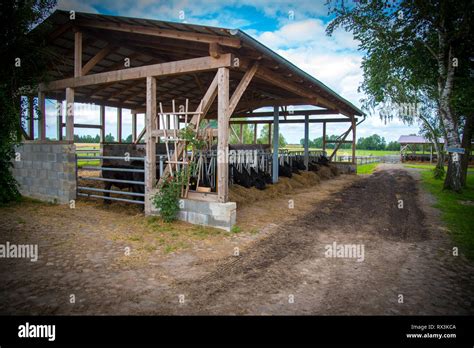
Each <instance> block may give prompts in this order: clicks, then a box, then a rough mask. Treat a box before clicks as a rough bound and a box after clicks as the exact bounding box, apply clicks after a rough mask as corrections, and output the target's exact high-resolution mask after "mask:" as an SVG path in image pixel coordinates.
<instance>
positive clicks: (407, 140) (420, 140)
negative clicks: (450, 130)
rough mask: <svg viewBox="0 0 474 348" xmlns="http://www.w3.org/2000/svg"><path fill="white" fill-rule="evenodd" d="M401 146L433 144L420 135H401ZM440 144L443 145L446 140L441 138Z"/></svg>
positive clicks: (399, 140)
mask: <svg viewBox="0 0 474 348" xmlns="http://www.w3.org/2000/svg"><path fill="white" fill-rule="evenodd" d="M398 142H399V143H400V144H431V141H430V140H428V139H426V138H424V137H422V136H419V135H401V136H400V138H399V139H398ZM438 142H439V143H441V144H443V143H444V139H442V138H439V139H438Z"/></svg>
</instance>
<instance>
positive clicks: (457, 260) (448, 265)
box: [0, 165, 474, 315]
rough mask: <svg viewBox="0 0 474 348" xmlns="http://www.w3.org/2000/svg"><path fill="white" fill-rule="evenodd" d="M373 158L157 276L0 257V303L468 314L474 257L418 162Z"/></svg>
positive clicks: (186, 310) (75, 310)
mask: <svg viewBox="0 0 474 348" xmlns="http://www.w3.org/2000/svg"><path fill="white" fill-rule="evenodd" d="M381 169H382V170H379V171H378V172H376V173H375V174H374V175H372V176H367V177H364V178H360V179H357V180H354V182H353V184H352V185H351V186H350V187H349V188H348V189H346V190H342V191H339V192H338V193H336V194H334V195H331V196H330V197H329V198H328V199H326V200H324V201H322V202H319V203H317V204H316V205H315V206H314V207H313V209H312V211H310V212H309V213H307V214H305V215H304V216H302V217H300V218H298V219H296V220H293V221H290V222H285V223H281V224H280V225H278V227H277V228H276V229H275V230H273V231H272V232H271V233H268V234H266V235H265V237H263V238H260V239H258V240H256V241H255V242H253V244H251V245H250V246H249V247H246V248H245V249H244V250H242V251H241V253H240V256H229V257H226V258H223V259H220V260H218V261H217V262H214V261H212V262H211V261H206V260H199V259H190V262H189V263H188V266H186V267H187V268H186V267H183V262H182V261H183V258H185V257H190V256H189V255H188V254H183V255H180V254H177V255H175V256H174V258H171V259H170V260H169V261H167V265H166V267H167V268H168V269H170V268H171V269H173V270H174V271H175V272H176V277H171V278H170V279H166V280H164V278H160V277H159V276H160V274H159V273H160V271H159V270H160V268H162V267H164V266H165V265H164V264H160V265H158V266H152V265H148V266H147V267H142V268H139V269H138V268H137V269H134V268H132V269H128V270H123V271H120V270H118V271H117V270H114V271H113V272H112V271H110V270H107V269H103V268H101V267H95V266H94V264H93V262H92V264H91V265H90V266H89V268H90V269H89V270H87V272H86V271H84V272H83V270H77V269H75V268H73V267H71V270H70V271H68V272H65V271H61V270H54V268H51V267H50V269H52V270H51V271H46V270H44V269H41V270H43V272H41V271H39V270H40V267H42V266H41V265H38V266H35V267H37V268H38V271H39V272H36V273H34V275H32V273H31V272H30V270H29V269H27V268H24V267H23V266H21V265H22V263H14V264H13V263H9V264H7V263H5V261H2V262H1V263H0V272H1V274H2V277H3V275H5V274H7V272H8V276H5V278H4V279H5V281H4V282H3V284H2V285H1V286H0V298H3V299H6V300H4V301H2V302H0V313H2V314H5V313H19V314H24V313H35V314H39V313H42V314H238V315H239V314H306V315H308V314H316V315H335V314H402V315H403V314H420V315H424V314H474V304H473V299H474V285H473V284H474V265H473V263H472V262H469V261H467V260H466V259H464V258H463V257H462V256H458V257H455V256H453V255H452V247H453V244H452V242H451V241H450V239H449V237H448V235H447V232H446V229H445V228H443V227H439V217H438V215H437V211H436V210H434V209H433V208H430V205H431V203H432V201H431V198H430V196H428V195H427V194H426V193H423V192H420V191H419V188H418V182H417V179H416V173H414V174H413V173H409V172H408V171H406V170H404V169H402V168H401V167H399V166H396V165H385V166H382V168H381ZM399 200H402V201H403V209H399V207H398V204H399ZM295 209H298V207H297V206H296V207H295ZM282 214H285V211H284V210H282ZM275 223H277V224H278V222H275ZM91 240H92V238H91ZM334 242H335V243H337V245H345V244H356V245H360V246H363V247H364V255H363V256H364V258H363V260H361V261H360V262H359V261H358V260H357V259H356V258H329V257H326V256H325V251H326V246H327V245H333V243H334ZM107 243H108V244H111V245H112V246H113V243H112V242H107ZM186 255H187V256H186ZM102 257H103V259H104V260H105V262H107V258H108V257H110V256H109V255H107V254H105V255H102ZM180 258H181V259H180ZM23 265H24V263H23ZM174 265H176V267H175V266H174ZM71 266H72V265H71ZM96 266H97V265H96ZM22 267H23V268H22ZM43 267H44V265H43ZM93 267H95V268H93ZM66 268H67V267H66ZM76 268H77V267H76ZM184 274H186V275H187V276H186V277H185V276H183V275H184ZM78 288H79V290H78ZM71 289H75V291H76V292H77V293H78V298H80V299H81V300H80V302H78V304H76V305H75V306H71V305H69V304H65V303H66V301H64V300H65V299H67V297H68V294H69V293H70V292H71ZM183 296H184V297H183ZM60 298H61V303H59V302H58V301H59V300H58V299H60ZM179 299H181V300H184V303H180V301H179ZM402 299H403V301H401V300H402ZM400 302H402V303H400Z"/></svg>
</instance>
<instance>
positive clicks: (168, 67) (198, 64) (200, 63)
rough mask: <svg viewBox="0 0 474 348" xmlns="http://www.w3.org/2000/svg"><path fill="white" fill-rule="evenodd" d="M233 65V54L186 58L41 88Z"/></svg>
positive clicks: (163, 74)
mask: <svg viewBox="0 0 474 348" xmlns="http://www.w3.org/2000/svg"><path fill="white" fill-rule="evenodd" d="M232 65H233V59H232V55H231V54H226V55H223V56H221V57H220V58H217V59H216V58H212V57H202V58H194V59H186V60H182V61H175V62H169V63H161V64H152V65H146V66H141V67H136V68H129V69H122V70H117V71H110V72H105V73H98V74H92V75H86V76H79V77H74V78H69V79H63V80H58V81H52V82H50V83H49V84H44V83H42V84H40V90H41V91H50V90H56V89H64V88H67V87H71V88H76V87H82V86H88V85H95V84H103V83H108V82H114V81H126V80H135V79H139V78H144V77H146V76H166V75H173V74H175V75H177V74H185V73H189V72H197V71H207V70H213V69H217V68H219V67H229V66H232Z"/></svg>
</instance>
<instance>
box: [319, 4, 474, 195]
mask: <svg viewBox="0 0 474 348" xmlns="http://www.w3.org/2000/svg"><path fill="white" fill-rule="evenodd" d="M328 3H329V7H330V12H331V13H332V14H334V15H335V19H334V20H333V21H332V22H331V23H330V24H329V26H328V28H327V32H328V34H331V33H332V32H333V31H334V30H335V29H336V28H337V27H343V28H344V29H345V30H347V31H350V32H352V33H353V36H354V38H355V39H357V40H359V41H360V46H359V47H360V49H361V51H362V52H364V58H363V62H362V68H363V73H364V82H363V83H362V85H361V90H362V91H364V92H365V93H366V95H367V96H368V99H367V100H366V101H365V102H364V104H365V107H366V108H370V107H374V106H375V105H378V104H380V103H386V102H389V103H395V104H397V105H400V104H403V103H409V104H416V103H418V102H419V100H420V98H419V96H420V94H422V95H424V96H427V97H428V98H430V99H431V100H433V101H435V102H436V105H437V111H438V112H437V115H438V118H439V122H440V124H441V129H442V131H443V137H444V138H445V142H446V143H447V146H448V147H461V137H460V134H461V131H462V129H463V127H464V125H465V124H466V120H467V119H468V118H469V117H472V115H473V112H472V110H473V99H472V98H471V96H472V95H473V88H474V83H473V80H472V79H473V76H472V64H473V63H472V62H471V61H470V57H472V56H473V54H472V53H473V46H474V44H473V40H474V39H473V38H474V32H473V21H472V19H471V18H472V17H473V15H474V14H473V9H474V4H473V2H472V1H455V0H401V1H398V2H393V1H384V0H372V1H364V0H361V1H358V2H351V3H349V5H348V2H347V1H338V0H333V1H329V2H328ZM399 115H400V117H401V118H402V119H404V120H410V119H411V120H413V119H414V118H416V117H417V115H416V113H401V114H399ZM461 163H462V160H461V161H460V160H459V156H458V155H455V154H450V155H449V165H448V173H447V175H446V179H445V183H444V187H445V188H446V189H450V190H453V191H460V190H461V187H462V168H461Z"/></svg>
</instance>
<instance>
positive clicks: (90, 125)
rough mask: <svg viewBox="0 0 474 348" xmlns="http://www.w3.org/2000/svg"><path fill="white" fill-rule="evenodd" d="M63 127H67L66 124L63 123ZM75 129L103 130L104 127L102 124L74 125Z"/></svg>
mask: <svg viewBox="0 0 474 348" xmlns="http://www.w3.org/2000/svg"><path fill="white" fill-rule="evenodd" d="M61 126H62V127H66V123H63V124H62V125H61ZM74 128H89V129H101V128H102V126H101V125H100V124H84V123H74Z"/></svg>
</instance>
